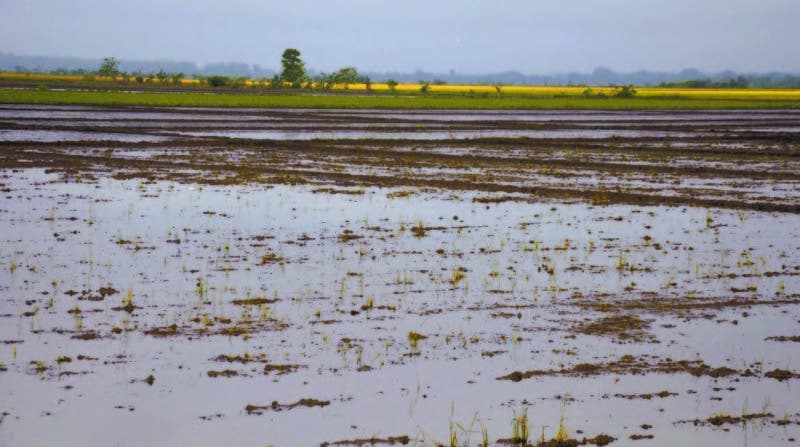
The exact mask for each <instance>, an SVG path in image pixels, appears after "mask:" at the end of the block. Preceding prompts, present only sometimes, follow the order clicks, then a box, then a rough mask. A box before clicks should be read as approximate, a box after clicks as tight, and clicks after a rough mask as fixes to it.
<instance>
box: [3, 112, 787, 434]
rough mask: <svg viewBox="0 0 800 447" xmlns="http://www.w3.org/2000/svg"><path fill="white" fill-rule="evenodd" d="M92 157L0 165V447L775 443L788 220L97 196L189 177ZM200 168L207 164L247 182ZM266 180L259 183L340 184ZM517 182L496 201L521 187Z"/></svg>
mask: <svg viewBox="0 0 800 447" xmlns="http://www.w3.org/2000/svg"><path fill="white" fill-rule="evenodd" d="M148 113H151V112H148ZM54 132H57V131H54ZM62 132H64V131H62ZM109 144H110V145H112V149H111V152H113V153H114V154H112V155H105V156H104V157H105V158H96V159H90V160H91V165H89V166H84V165H80V164H77V165H70V164H68V163H74V161H72V160H73V159H72V158H69V157H68V156H72V155H81V156H89V155H91V154H92V151H94V150H99V151H101V152H102V153H103V154H107V153H108V152H109V149H107V148H102V147H99V148H97V149H93V147H92V146H91V144H89V143H85V145H86V146H87V147H86V148H83V147H77V148H73V149H69V148H67V149H63V150H56V149H51V150H52V153H53V154H54V156H59V157H65V158H58V159H56V160H58V162H59V163H64V166H63V170H61V169H59V168H57V167H53V165H50V164H47V163H50V162H49V160H47V159H42V158H34V155H37V154H41V153H42V152H44V151H47V150H48V148H44V147H42V146H36V145H35V144H32V145H31V148H26V147H25V146H24V145H21V147H19V148H15V147H7V148H4V149H3V150H4V151H7V153H4V158H3V163H5V164H6V165H4V166H3V168H2V171H0V190H2V193H0V241H2V243H0V396H2V398H0V414H2V415H3V416H2V422H0V445H10V446H39V445H41V446H44V445H54V444H58V445H87V444H88V445H107V444H116V445H131V446H135V445H143V444H151V445H161V444H164V443H167V442H168V443H173V444H177V445H199V446H203V445H209V446H211V445H219V444H222V443H230V442H231V440H233V439H235V440H236V443H237V445H258V446H262V445H276V446H281V445H304V446H315V445H319V444H321V443H323V442H333V441H338V440H348V439H349V440H353V439H364V438H371V437H377V438H387V437H390V436H401V435H406V436H408V437H409V438H410V440H411V442H415V443H416V445H434V444H435V443H436V442H447V439H448V435H449V433H448V430H449V428H450V427H451V422H452V424H453V425H452V426H453V427H456V431H457V436H458V438H459V440H460V441H461V442H464V441H465V439H466V438H467V437H470V439H471V445H478V444H479V443H480V439H481V435H480V427H481V424H482V425H483V426H485V427H486V431H487V432H488V437H489V441H490V443H491V444H494V443H495V442H496V441H497V440H499V439H501V438H508V437H510V436H511V420H512V417H513V416H514V414H515V413H516V414H520V411H521V410H522V409H523V408H527V411H528V413H527V414H528V417H529V424H530V429H529V431H530V433H531V437H530V438H531V439H530V440H531V442H533V443H534V444H536V443H537V442H538V439H539V437H540V435H541V434H542V433H544V436H545V438H546V439H551V438H553V437H554V436H555V435H556V431H557V428H558V425H559V421H560V420H561V418H562V417H563V425H564V427H565V428H566V430H567V432H568V433H569V435H570V436H571V437H573V438H576V439H579V440H580V439H582V438H584V437H586V438H592V437H594V436H596V435H599V434H607V435H610V436H613V437H615V438H617V440H616V441H615V442H614V443H613V444H612V445H631V444H632V445H636V444H638V443H641V444H642V445H655V446H673V445H687V444H688V445H698V444H707V445H794V444H795V441H794V440H795V439H797V438H798V436H800V413H799V412H800V405H798V402H800V401H799V400H798V399H797V396H798V389H797V387H798V385H800V378H798V377H797V376H794V375H796V374H800V364H798V361H800V359H798V358H797V352H798V351H797V347H798V346H799V345H798V342H796V341H791V340H795V339H796V337H797V336H799V335H800V310H798V309H800V307H798V304H800V256H798V253H800V214H796V213H788V212H783V213H782V212H764V211H757V210H752V209H746V208H745V209H724V208H715V207H699V206H695V205H693V204H692V203H691V202H690V201H688V199H687V201H686V203H683V204H681V205H680V206H641V205H631V204H625V203H614V202H611V203H602V204H592V203H589V202H587V201H583V200H575V199H570V198H563V199H559V198H536V197H535V196H531V195H528V194H521V193H513V194H512V193H500V192H491V191H482V190H472V189H469V188H467V189H459V190H455V189H448V188H442V187H436V188H434V187H431V186H426V184H425V183H421V184H420V186H419V187H375V186H370V185H368V184H352V183H348V182H347V181H340V182H330V181H327V182H326V181H322V180H317V179H316V178H314V177H309V181H307V182H306V183H304V184H291V183H298V182H296V181H295V180H291V179H290V180H288V181H287V182H281V181H277V180H276V181H267V180H258V179H256V180H252V181H249V180H248V181H241V180H239V181H235V182H227V183H223V184H214V182H213V181H211V180H212V179H214V178H216V177H215V176H216V175H217V174H215V173H210V172H207V171H205V170H204V169H203V165H204V164H205V163H209V162H208V161H206V160H205V159H202V158H198V159H196V160H195V165H192V168H191V169H190V168H187V167H186V166H184V165H182V166H181V168H180V169H178V168H175V169H171V170H170V172H172V173H173V174H175V173H179V172H184V171H185V172H193V173H196V174H193V175H194V176H193V177H191V178H188V179H187V178H183V177H180V178H179V177H176V178H169V176H163V175H161V174H159V172H160V171H161V170H164V169H165V168H164V167H163V165H161V164H153V165H152V166H153V168H152V170H151V171H149V172H144V173H142V174H137V175H130V176H120V175H117V174H119V173H120V172H122V173H128V171H126V170H124V169H122V170H121V171H120V167H119V165H118V163H120V160H121V161H122V162H129V163H133V162H134V161H137V160H138V161H139V162H142V161H147V160H148V159H150V157H152V159H153V160H159V161H160V162H161V161H163V160H169V159H175V160H183V159H185V157H188V156H192V157H202V156H203V155H202V154H204V153H205V152H211V149H207V148H197V149H195V148H191V147H186V146H180V147H176V148H170V147H165V146H159V147H148V146H144V147H137V148H135V149H131V148H126V147H119V148H116V147H114V146H113V142H109ZM198 144H200V143H198ZM349 144H351V143H349ZM416 150H417V151H419V149H416ZM565 150H566V149H565ZM224 151H225V152H224V154H223V157H224V160H225V162H227V163H231V164H236V163H246V164H247V165H249V166H258V162H257V160H256V158H255V157H258V159H263V158H265V157H268V156H269V154H268V153H267V152H262V151H258V152H255V153H253V154H251V153H250V152H249V150H245V149H239V148H237V147H225V149H224ZM275 151H276V152H277V151H280V149H275ZM376 151H377V150H376ZM20 152H21V153H22V155H21V156H20V157H23V158H24V159H25V160H33V162H30V163H31V164H28V165H25V164H20V163H21V162H19V161H17V159H15V158H13V157H14V156H15V154H19V153H20ZM213 152H214V153H215V154H217V153H218V152H220V149H219V148H216V147H215V148H214V151H213ZM289 152H293V153H294V157H295V158H292V159H289V160H291V161H285V160H283V159H276V160H274V161H273V162H272V163H275V164H280V163H287V164H294V163H298V164H299V163H309V164H311V165H312V166H314V167H315V168H316V169H318V170H321V169H328V170H330V171H332V172H337V173H341V172H342V169H341V168H340V167H337V166H333V165H328V166H327V167H325V165H323V164H321V162H320V161H319V160H316V159H315V157H316V155H315V153H314V152H308V153H306V152H302V151H300V150H298V149H293V150H292V151H289ZM376 154H377V155H376V156H381V154H384V153H383V152H380V151H377V152H376ZM615 154H616V155H618V156H622V157H623V158H625V157H629V156H630V154H629V153H625V152H615ZM217 155H218V154H217ZM573 155H575V154H573ZM501 156H502V154H500V153H499V152H498V157H501ZM126 157H129V158H130V160H128V158H126ZM759 157H763V156H761V155H759ZM733 158H735V156H734V155H730V154H728V155H726V158H724V160H723V161H724V162H726V163H730V162H731V161H732V160H733ZM37 160H38V161H37ZM545 160H546V158H545ZM23 161H24V160H23ZM762 161H764V163H765V166H767V168H765V170H766V169H769V166H772V165H771V164H770V163H772V162H774V160H772V159H771V158H768V157H767V158H765V159H764V160H762ZM214 162H215V163H219V162H220V160H216V159H215V161H214ZM341 162H342V164H349V168H350V169H353V170H354V172H360V174H362V175H363V172H364V171H363V170H362V171H359V169H367V168H359V166H358V164H357V163H358V158H357V157H355V156H353V158H352V159H348V158H344V159H343V160H342V161H341ZM779 162H780V165H781V166H783V169H784V170H786V172H788V173H791V174H794V173H796V172H797V170H796V165H794V164H791V163H788V162H787V161H786V160H779ZM37 163H38V164H37ZM104 163H107V164H108V165H107V167H105V168H103V167H101V166H103V164H104ZM476 163H477V161H476ZM686 163H687V164H689V163H690V162H689V161H686ZM787 163H788V164H787ZM39 164H40V165H39ZM45 165H47V169H45ZM132 166H133V165H132ZM137 166H138V165H137ZM131 169H134V168H133V167H132V168H131ZM166 169H169V168H166ZM368 169H371V170H374V171H375V172H376V175H379V172H378V170H377V169H376V168H373V167H370V168H368ZM384 169H386V170H387V175H388V174H392V173H394V175H398V176H400V175H410V174H408V171H409V170H411V169H412V168H411V167H410V166H405V165H398V166H397V167H396V168H395V171H394V172H393V171H392V170H391V169H389V168H384ZM413 169H417V170H419V174H418V176H419V177H425V176H438V177H442V176H445V175H456V173H457V172H458V171H459V170H462V169H463V168H461V167H453V166H449V165H444V164H442V165H435V164H433V163H431V164H429V165H423V166H416V167H414V168H413ZM487 172H489V170H488V169H487V168H485V167H482V166H480V164H476V167H475V168H474V169H473V170H471V171H470V174H476V175H482V176H486V175H488V174H487ZM459 175H466V174H465V173H461V174H459ZM517 175H519V176H520V179H517V180H510V179H504V180H503V181H508V182H516V183H514V184H517V183H524V182H531V183H533V184H535V183H536V180H535V179H536V177H534V176H533V175H532V174H531V173H524V172H520V173H517ZM549 175H551V177H547V178H545V177H541V178H542V179H543V180H542V182H544V181H548V182H553V183H554V184H557V182H558V178H559V177H558V176H557V175H554V173H553V172H550V174H549ZM744 175H752V173H750V174H744ZM320 178H321V177H320ZM700 180H701V181H700V183H699V184H693V182H695V181H698V180H692V179H691V178H689V179H687V178H685V177H681V181H682V182H683V187H684V188H687V189H689V190H690V193H691V194H696V193H698V192H699V191H705V192H706V193H709V194H712V193H713V194H731V195H734V194H738V192H739V191H747V190H749V189H758V188H762V189H763V191H762V193H764V194H766V193H768V192H769V193H771V194H773V195H774V196H775V197H776V198H781V197H783V198H784V200H789V201H792V200H794V199H792V197H797V195H798V194H799V193H798V188H797V184H796V182H795V181H794V180H786V179H770V178H767V179H765V180H762V182H763V183H762V184H761V185H752V184H747V185H744V186H741V187H739V188H738V189H733V190H732V191H726V190H725V189H726V188H727V187H728V186H730V183H729V180H726V179H720V180H719V181H718V182H716V184H715V182H714V181H713V179H709V178H707V177H703V178H701V179H700ZM604 181H607V182H612V183H613V182H615V181H616V184H618V185H623V184H626V183H625V182H627V184H629V185H631V186H626V187H631V188H633V187H642V188H658V189H660V188H661V187H662V186H661V185H660V184H659V183H658V180H657V179H650V180H648V179H647V177H645V176H643V175H641V176H635V175H630V174H622V175H611V176H607V177H605V178H604ZM561 182H562V186H563V184H564V182H565V181H564V180H563V177H562V180H561ZM579 184H580V185H581V186H580V187H581V188H592V182H591V181H590V180H585V181H584V182H582V183H579ZM675 191H676V192H675V194H678V195H680V194H681V192H680V191H679V188H677V187H676V189H675ZM787 197H788V199H787ZM412 333H413V334H420V335H423V336H425V337H426V338H422V339H419V340H416V339H417V338H419V337H416V336H413V335H410V334H412ZM772 337H778V338H772ZM781 337H784V338H781ZM792 337H794V338H792ZM781 340H785V341H781ZM682 361H685V363H681V362H682ZM685 365H690V367H687V366H685ZM723 367H724V368H727V369H722V368H723ZM776 370H777V371H779V372H781V371H783V372H784V374H788V376H781V375H780V374H773V373H774V372H775V371H776ZM515 374H516V375H515ZM150 376H152V381H151V382H148V381H147V378H148V377H150ZM504 377H511V378H512V380H500V379H501V378H504ZM302 399H313V400H305V401H303V400H302ZM273 402H275V404H274V405H273ZM298 402H300V403H303V402H304V403H305V405H302V404H301V405H298V406H294V407H291V404H295V403H298ZM249 405H250V406H253V407H248V406H249ZM319 405H322V406H319ZM256 407H266V408H263V409H259V408H256ZM248 408H249V409H250V411H248ZM743 415H745V416H747V421H746V423H741V422H740V421H734V422H725V419H724V417H723V416H726V417H731V418H737V417H741V416H743ZM478 421H479V422H478ZM715 423H720V424H721V425H715ZM457 424H460V425H457ZM459 427H461V428H459ZM643 427H644V428H643ZM633 435H652V436H653V438H652V439H650V440H643V441H633V440H631V439H630V437H631V436H633Z"/></svg>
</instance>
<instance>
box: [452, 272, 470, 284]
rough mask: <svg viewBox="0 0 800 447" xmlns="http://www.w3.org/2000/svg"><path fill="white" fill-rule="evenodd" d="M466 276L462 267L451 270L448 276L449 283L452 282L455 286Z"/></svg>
mask: <svg viewBox="0 0 800 447" xmlns="http://www.w3.org/2000/svg"><path fill="white" fill-rule="evenodd" d="M466 277H467V274H466V273H465V272H464V271H463V270H462V269H456V270H453V274H452V275H451V277H450V284H452V285H453V287H456V286H457V285H458V283H459V282H460V281H461V280H462V279H464V278H466Z"/></svg>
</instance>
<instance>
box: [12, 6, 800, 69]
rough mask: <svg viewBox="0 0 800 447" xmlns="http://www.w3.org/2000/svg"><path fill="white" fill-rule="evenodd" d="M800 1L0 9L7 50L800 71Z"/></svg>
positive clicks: (334, 64) (323, 64) (273, 61)
mask: <svg viewBox="0 0 800 447" xmlns="http://www.w3.org/2000/svg"><path fill="white" fill-rule="evenodd" d="M798 22H800V0H660V1H654V0H560V1H555V0H406V1H400V0H393V1H388V0H349V1H339V0H313V1H312V0H281V1H264V0H262V1H258V0H185V1H178V0H123V1H117V0H0V51H5V52H12V53H15V54H23V55H42V56H79V57H92V58H99V57H105V56H115V57H117V58H120V59H145V60H150V59H173V60H181V61H193V62H199V63H207V62H233V61H238V62H247V63H252V64H260V65H262V66H264V67H268V68H278V66H279V61H280V54H281V52H282V51H283V49H285V48H287V47H295V48H298V49H299V50H300V51H301V52H302V55H303V59H304V60H305V61H306V62H307V65H308V66H309V67H310V68H315V69H317V70H326V71H330V70H333V69H336V68H339V67H341V66H345V65H355V66H356V67H358V69H359V70H362V71H381V72H383V71H393V70H397V71H413V70H416V69H423V70H426V71H436V72H445V71H448V70H450V69H453V70H456V71H457V72H470V73H486V72H498V71H503V70H520V71H522V72H525V73H556V72H565V71H590V70H592V69H593V68H595V67H597V66H604V67H609V68H612V69H614V70H619V71H632V70H639V69H647V70H665V71H677V70H680V69H683V68H698V69H701V70H708V71H718V70H722V69H728V68H730V69H733V70H736V71H759V72H765V71H772V70H780V71H791V72H798V71H800V43H798V42H800V25H798Z"/></svg>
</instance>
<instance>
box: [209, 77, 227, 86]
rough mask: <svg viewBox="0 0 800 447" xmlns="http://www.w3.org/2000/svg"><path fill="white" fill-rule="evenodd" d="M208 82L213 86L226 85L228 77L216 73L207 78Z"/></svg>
mask: <svg viewBox="0 0 800 447" xmlns="http://www.w3.org/2000/svg"><path fill="white" fill-rule="evenodd" d="M206 82H208V85H209V86H211V87H225V85H226V84H227V83H228V77H227V76H222V75H214V76H209V77H207V78H206Z"/></svg>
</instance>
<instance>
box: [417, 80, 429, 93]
mask: <svg viewBox="0 0 800 447" xmlns="http://www.w3.org/2000/svg"><path fill="white" fill-rule="evenodd" d="M419 83H420V84H422V85H421V86H420V87H419V91H420V92H421V93H428V92H429V91H430V89H431V83H430V82H428V81H420V82H419Z"/></svg>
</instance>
